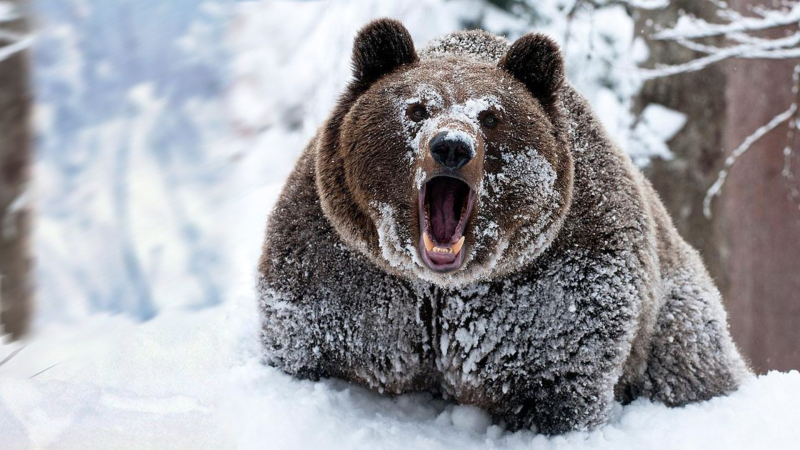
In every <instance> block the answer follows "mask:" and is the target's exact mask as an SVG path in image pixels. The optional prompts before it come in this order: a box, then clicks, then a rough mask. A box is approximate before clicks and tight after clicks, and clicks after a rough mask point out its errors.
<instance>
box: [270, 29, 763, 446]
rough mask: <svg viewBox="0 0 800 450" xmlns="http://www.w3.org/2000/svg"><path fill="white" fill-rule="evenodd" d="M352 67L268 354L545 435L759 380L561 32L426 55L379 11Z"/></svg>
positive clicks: (274, 294) (448, 39)
mask: <svg viewBox="0 0 800 450" xmlns="http://www.w3.org/2000/svg"><path fill="white" fill-rule="evenodd" d="M353 67H354V79H353V81H352V82H351V83H350V85H349V86H348V87H347V89H346V90H345V92H344V94H343V95H342V97H341V98H340V100H339V103H338V104H337V106H336V108H335V109H334V111H333V112H332V114H331V116H330V117H329V119H328V120H327V121H326V123H325V124H324V125H323V126H322V127H321V128H320V130H319V132H318V133H317V135H316V136H315V137H314V138H313V139H312V140H311V142H310V143H309V145H308V147H307V148H306V149H305V151H304V152H303V154H302V156H301V157H300V160H299V161H298V163H297V165H296V167H295V169H294V172H293V173H292V174H291V176H290V178H289V180H288V182H287V184H286V186H285V188H284V191H283V192H282V194H281V196H280V199H279V201H278V203H277V205H276V207H275V209H274V211H273V212H272V214H271V216H270V219H269V223H268V227H267V236H266V242H265V244H264V250H263V256H262V258H261V261H260V265H259V271H260V274H261V277H260V281H259V292H260V295H261V311H262V315H263V328H262V333H263V343H264V346H265V349H266V360H267V362H268V363H269V364H272V365H275V366H277V367H279V368H281V369H282V370H284V371H286V372H288V373H290V374H294V375H296V376H298V377H302V378H310V379H318V378H319V377H336V378H342V379H346V380H349V381H352V382H355V383H359V384H364V385H367V386H369V387H372V388H375V389H377V390H379V391H381V392H388V393H402V392H410V391H431V392H434V393H438V394H441V395H443V396H445V397H448V398H452V399H454V400H455V401H456V402H458V403H462V404H470V405H475V406H478V407H480V408H483V409H485V410H487V411H488V412H489V413H490V414H491V415H492V417H493V418H494V419H495V420H496V421H498V422H499V423H504V424H505V425H506V426H507V427H509V428H510V429H517V428H521V427H535V428H536V429H538V430H540V431H541V432H544V433H548V434H554V433H561V432H565V431H569V430H576V429H588V428H592V427H595V426H597V425H599V424H601V423H603V422H604V421H605V420H607V419H608V417H609V414H610V411H611V406H612V402H613V400H615V399H616V400H618V401H622V402H630V401H631V400H633V399H635V398H636V397H639V396H646V397H648V398H651V399H654V400H658V401H661V402H664V403H666V404H667V405H683V404H686V403H689V402H694V401H700V400H705V399H708V398H710V397H713V396H716V395H724V394H727V393H729V392H731V391H732V390H734V389H736V388H737V386H738V385H739V384H740V382H741V381H742V380H743V378H744V377H745V376H747V375H748V374H749V370H748V368H747V367H746V365H745V364H744V362H743V361H742V358H741V357H740V356H739V354H738V352H737V350H736V348H735V346H734V344H733V342H732V341H731V338H730V335H729V333H728V330H727V323H726V316H725V311H724V309H723V307H722V304H721V301H720V296H719V293H718V291H717V289H716V288H715V287H714V285H713V283H712V281H711V279H710V277H709V276H708V274H707V272H706V270H705V268H704V266H703V264H702V262H701V260H700V257H699V255H698V254H697V252H696V251H695V250H693V249H692V248H691V247H689V245H687V244H686V243H685V242H684V241H683V239H681V237H680V236H679V235H678V233H677V231H676V230H675V227H674V226H673V224H672V222H671V220H670V218H669V216H668V215H667V213H666V212H665V210H664V208H663V206H662V204H661V202H660V201H659V199H658V197H657V196H656V194H655V192H654V191H653V189H652V187H651V186H650V184H649V183H648V182H647V181H646V180H645V179H644V177H643V176H642V174H641V173H640V172H639V171H638V170H637V169H635V168H634V167H633V165H632V164H631V162H630V159H629V158H628V157H627V156H626V155H625V154H623V153H622V152H621V151H620V150H619V149H618V148H617V147H616V146H615V145H614V143H613V142H611V140H610V139H609V138H608V136H607V135H606V133H605V131H604V130H603V128H602V127H601V125H600V123H599V122H598V121H597V119H596V118H595V117H594V116H593V114H592V111H591V110H590V108H589V106H588V104H587V102H586V101H585V100H584V98H583V97H581V96H580V94H578V93H577V92H575V91H574V89H573V88H572V87H571V86H569V85H568V84H565V83H564V69H563V61H562V57H561V54H560V51H559V49H558V47H557V46H556V45H555V44H554V43H553V42H552V41H551V40H549V39H548V38H546V37H544V36H541V35H537V34H529V35H526V36H523V37H522V38H520V39H519V40H518V41H517V42H515V43H514V44H513V45H509V43H508V42H507V41H506V40H505V39H503V38H500V37H496V36H493V35H490V34H488V33H484V32H480V31H468V32H458V33H454V34H451V35H448V36H444V37H442V38H440V39H438V40H435V41H434V42H433V43H431V44H430V45H429V47H428V48H427V49H425V50H422V51H421V52H420V53H417V52H416V50H415V49H414V45H413V43H412V41H411V38H410V36H409V34H408V32H407V31H406V30H405V28H404V27H403V26H402V25H401V24H400V23H399V22H396V21H392V20H378V21H375V22H372V23H370V24H369V25H367V26H366V27H365V28H364V29H362V30H361V31H360V32H359V34H358V36H357V38H356V40H355V44H354V48H353Z"/></svg>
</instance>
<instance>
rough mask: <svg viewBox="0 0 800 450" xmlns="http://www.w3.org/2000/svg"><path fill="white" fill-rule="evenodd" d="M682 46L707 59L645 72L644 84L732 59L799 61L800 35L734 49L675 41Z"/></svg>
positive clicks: (682, 40)
mask: <svg viewBox="0 0 800 450" xmlns="http://www.w3.org/2000/svg"><path fill="white" fill-rule="evenodd" d="M676 42H677V43H679V44H680V45H682V46H684V47H686V48H689V49H691V50H695V51H698V52H701V53H707V54H708V55H707V56H704V57H702V58H697V59H693V60H691V61H689V62H687V63H683V64H675V65H672V66H662V67H657V68H655V69H643V70H641V71H640V74H641V77H642V79H643V80H652V79H654V78H661V77H666V76H671V75H676V74H679V73H687V72H694V71H697V70H700V69H704V68H706V67H708V66H710V65H712V64H716V63H718V62H720V61H724V60H726V59H731V58H739V59H791V58H798V57H800V48H797V47H796V46H797V45H798V44H800V33H795V34H793V35H791V36H787V37H785V38H780V39H771V40H757V41H754V43H753V44H741V45H736V46H733V47H725V48H723V47H714V46H710V45H704V44H699V43H697V42H692V41H689V40H688V39H679V40H677V41H676Z"/></svg>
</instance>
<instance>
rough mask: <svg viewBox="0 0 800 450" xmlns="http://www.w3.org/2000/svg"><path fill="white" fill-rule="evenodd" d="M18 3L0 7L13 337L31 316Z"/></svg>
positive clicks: (1, 267) (3, 283)
mask: <svg viewBox="0 0 800 450" xmlns="http://www.w3.org/2000/svg"><path fill="white" fill-rule="evenodd" d="M24 3H25V1H24V0H14V1H10V2H9V1H3V2H0V25H2V28H0V296H1V297H0V305H1V306H2V308H1V309H0V325H2V326H3V329H4V333H10V334H11V336H12V338H18V337H19V336H21V335H22V334H23V333H25V332H26V331H27V329H28V326H29V323H30V316H31V298H32V286H31V257H30V251H29V241H30V219H31V215H30V212H29V210H28V202H27V197H26V191H27V182H28V177H29V172H30V163H31V132H30V111H31V93H30V86H29V78H28V56H27V53H26V52H25V51H24V50H25V49H26V48H27V47H29V46H30V43H31V38H30V37H29V36H27V35H26V34H25V33H26V31H27V29H26V21H25V18H24V14H23V13H22V12H23V11H25V5H24Z"/></svg>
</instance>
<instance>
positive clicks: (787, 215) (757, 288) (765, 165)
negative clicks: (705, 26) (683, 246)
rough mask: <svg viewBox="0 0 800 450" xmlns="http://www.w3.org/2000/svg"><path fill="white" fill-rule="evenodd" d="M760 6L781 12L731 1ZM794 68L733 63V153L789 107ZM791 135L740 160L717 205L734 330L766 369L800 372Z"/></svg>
mask: <svg viewBox="0 0 800 450" xmlns="http://www.w3.org/2000/svg"><path fill="white" fill-rule="evenodd" d="M757 4H762V5H765V6H773V7H774V5H773V3H772V2H753V1H743V0H734V1H731V2H730V5H731V7H733V8H735V9H736V10H738V11H741V12H743V13H746V11H747V10H746V9H745V7H746V6H747V5H757ZM777 36H784V33H782V32H781V33H778V34H777ZM772 37H776V36H772ZM795 64H797V61H780V60H777V61H775V60H771V61H731V62H729V63H727V65H726V66H725V69H726V73H727V79H728V84H727V88H726V99H727V103H728V117H727V121H726V122H727V123H726V127H725V139H724V144H725V146H724V148H725V151H726V153H730V151H731V150H732V149H734V148H736V147H737V146H739V145H740V144H741V142H742V141H743V140H744V139H745V138H746V137H747V136H748V135H750V134H751V133H753V131H755V130H756V129H758V128H759V127H761V126H762V125H764V124H766V123H767V122H769V121H770V120H771V119H772V118H773V117H775V116H776V115H778V114H780V113H782V112H783V111H786V110H787V109H788V108H789V106H790V105H791V103H792V100H793V99H794V94H793V93H792V84H793V81H792V73H793V71H794V67H795ZM787 133H788V125H787V124H784V125H782V126H780V127H778V128H776V129H775V130H773V131H772V132H770V133H769V134H767V135H766V136H764V137H763V138H762V139H761V140H759V141H758V142H756V143H755V144H754V145H753V146H752V147H751V148H750V150H749V151H748V152H747V153H746V154H744V155H743V156H742V157H741V158H739V160H738V161H737V162H736V164H735V165H734V166H733V168H732V169H731V172H730V176H729V177H728V180H727V182H726V185H725V187H724V190H725V192H724V195H723V197H722V199H721V201H720V205H719V206H720V207H719V208H717V211H718V212H719V213H720V219H719V220H723V221H724V222H725V224H726V227H725V228H726V233H725V234H726V241H727V249H728V252H727V253H728V255H727V258H725V270H726V272H727V273H729V274H730V283H729V285H728V286H727V289H726V290H725V292H724V295H725V297H726V299H727V306H728V311H729V313H730V324H731V331H732V332H733V335H734V337H735V338H736V339H737V343H738V344H739V347H740V348H741V349H742V350H743V352H744V353H745V354H746V355H747V357H748V359H749V360H750V362H751V363H752V365H753V367H754V368H755V369H756V370H757V371H759V372H764V371H767V370H770V369H776V370H789V369H800V209H798V200H797V199H793V198H792V196H791V195H790V192H791V189H792V188H795V189H800V167H798V166H799V165H798V164H794V165H793V171H794V173H795V175H796V176H795V179H794V180H791V179H787V177H785V176H784V175H783V174H782V171H783V168H784V155H783V150H784V148H786V146H787V145H790V149H791V151H792V152H793V154H794V155H795V162H796V161H797V157H798V156H800V146H798V145H797V144H792V143H788V141H787ZM795 142H797V141H795ZM791 147H793V148H791Z"/></svg>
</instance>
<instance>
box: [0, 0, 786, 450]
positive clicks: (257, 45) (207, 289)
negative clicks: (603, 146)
mask: <svg viewBox="0 0 800 450" xmlns="http://www.w3.org/2000/svg"><path fill="white" fill-rule="evenodd" d="M116 3H118V5H116ZM116 3H115V2H112V1H109V0H37V4H38V7H39V8H40V9H41V11H42V12H43V17H44V19H47V20H44V19H43V22H45V23H44V26H45V28H44V29H43V31H42V35H41V36H42V38H41V39H40V41H39V42H40V44H39V45H40V46H46V47H44V50H43V49H42V47H40V50H39V53H38V57H37V59H36V60H35V61H36V62H35V70H36V71H37V77H38V78H37V89H38V92H39V98H38V101H39V103H40V104H39V110H38V118H37V120H38V123H39V127H40V129H41V130H42V135H41V136H40V144H39V145H40V153H39V155H40V156H39V161H38V163H37V176H38V178H37V187H36V190H35V193H36V201H37V206H38V210H39V211H40V213H41V217H40V220H39V222H38V224H37V227H38V228H37V250H38V254H39V257H40V258H41V259H44V261H40V267H39V283H40V284H39V292H38V294H39V296H40V303H39V310H40V314H39V316H38V317H37V322H36V327H35V331H34V333H33V334H32V335H31V336H30V337H29V338H28V339H27V340H25V341H22V342H14V343H7V342H4V343H0V448H1V449H3V450H5V449H14V450H15V449H30V448H81V449H83V448H115V449H116V448H120V449H124V448H137V449H140V448H169V449H177V448H274V449H311V448H323V449H330V448H342V449H359V448H363V449H374V448H404V449H406V448H431V449H436V448H448V449H449V448H540V447H543V448H615V449H618V448H623V449H624V448H653V449H658V448H670V449H672V448H794V447H795V446H796V443H797V442H800V428H798V427H797V426H796V423H798V422H799V421H800V374H799V373H797V372H791V373H771V374H769V375H766V376H762V377H760V378H753V379H751V380H749V381H748V382H747V383H746V384H745V385H744V386H743V387H742V388H741V389H740V390H739V391H738V392H736V393H734V394H733V395H731V396H730V397H727V398H718V399H714V400H712V401H710V402H706V403H702V404H697V405H691V406H688V407H685V408H678V409H669V408H666V407H664V406H663V405H658V404H652V403H649V402H647V401H642V400H640V401H637V402H634V403H633V404H631V405H629V406H626V407H624V408H623V407H618V408H616V410H615V416H614V418H613V420H612V422H611V423H610V424H608V425H607V426H605V427H602V428H600V429H598V430H595V431H593V432H589V433H572V434H569V435H565V436H559V437H552V438H547V437H545V436H541V435H537V434H536V433H535V432H533V431H523V432H517V433H508V432H506V431H504V430H502V429H501V428H499V427H497V426H494V425H492V424H491V423H490V421H489V419H488V417H487V416H486V414H485V413H483V412H481V411H479V410H476V409H474V408H470V407H466V406H456V405H453V404H450V403H447V402H444V401H442V400H437V399H433V398H431V397H430V396H428V395H425V394H415V395H406V396H400V397H395V398H391V397H387V396H382V395H379V394H377V393H374V392H370V391H367V390H365V389H362V388H359V387H356V386H351V385H348V384H346V383H343V382H340V381H336V380H325V381H321V382H319V383H312V382H308V381H297V380H294V379H292V378H291V377H289V376H286V375H284V374H282V373H280V372H278V371H276V370H274V369H272V368H269V367H265V366H263V365H262V364H261V363H260V354H259V346H258V342H257V336H258V318H257V316H258V314H257V311H256V301H255V298H254V294H253V287H254V284H255V279H254V268H255V265H256V260H257V258H258V256H259V250H260V245H261V240H262V234H263V229H264V224H265V219H266V216H267V214H268V212H269V210H270V207H271V205H272V204H273V203H274V201H275V199H276V198H277V195H278V193H279V191H280V188H281V185H282V183H283V180H284V179H285V176H286V174H287V173H288V171H289V170H290V169H291V167H292V165H293V163H294V160H295V159H296V157H297V155H298V154H299V152H300V150H301V148H302V146H303V145H304V144H305V141H306V140H307V139H308V137H309V136H310V135H311V134H312V133H313V132H314V131H315V129H316V127H317V126H319V124H320V122H321V121H322V120H324V118H325V115H326V114H327V113H328V111H329V110H330V108H331V105H332V104H333V102H334V101H335V98H336V96H337V95H338V93H339V92H340V90H341V89H342V87H343V85H344V83H345V82H346V81H347V78H348V76H349V70H350V62H349V55H350V45H351V42H352V37H353V34H354V33H355V31H356V29H358V27H360V26H361V25H362V24H364V23H365V22H367V21H368V20H370V19H371V18H374V17H379V16H392V17H397V18H400V19H402V20H403V21H404V22H405V23H406V25H407V26H408V28H409V30H410V31H411V33H412V35H413V37H414V38H415V40H416V41H417V42H418V43H424V42H426V41H427V40H429V39H430V38H433V37H435V36H437V35H440V34H443V33H446V32H449V31H452V30H454V29H457V28H459V27H460V26H462V24H463V23H464V21H468V22H471V23H478V22H479V23H481V24H482V25H483V26H485V27H487V28H489V29H491V30H493V31H497V32H505V33H507V34H508V35H509V36H511V37H512V38H513V37H514V36H516V35H519V33H521V32H524V31H527V29H528V28H530V24H529V22H528V21H525V20H522V19H518V18H512V17H510V16H509V15H508V14H506V13H504V12H502V11H500V10H498V9H496V8H493V7H488V6H487V5H486V3H485V2H481V1H472V0H457V1H450V2H444V1H442V0H417V1H413V2H385V1H382V0H366V1H359V2H302V3H286V2H273V1H267V2H244V3H241V4H239V3H237V4H236V6H235V9H234V10H233V11H232V12H231V11H230V10H227V9H224V8H223V9H220V8H221V7H222V6H225V7H230V6H231V3H230V2H227V1H224V0H219V1H217V0H180V1H175V2H168V3H167V2H163V1H160V0H146V1H145V0H142V1H140V2H137V3H136V7H135V8H134V7H132V6H131V5H132V4H131V3H130V2H116ZM571 3H572V1H571V0H550V1H543V2H532V4H535V5H536V8H538V16H537V17H539V18H538V19H537V20H538V22H537V27H539V28H540V29H544V30H546V31H548V32H550V33H551V34H553V35H554V36H555V37H556V38H557V39H558V40H559V41H560V42H562V44H564V45H566V47H567V59H568V64H569V66H570V67H569V69H570V78H571V80H572V82H573V83H575V84H576V86H578V88H579V89H581V90H582V91H583V92H585V93H586V94H587V96H588V97H589V98H590V100H591V101H592V102H593V104H594V105H595V107H596V109H597V111H598V114H599V115H600V117H601V118H602V119H603V120H604V123H606V125H607V126H608V127H609V129H610V130H611V132H612V133H613V134H614V135H615V136H617V138H618V139H619V140H620V142H622V143H623V145H626V143H628V142H644V141H647V142H648V143H651V144H652V146H653V147H654V148H653V149H650V150H648V151H645V152H639V153H638V154H637V156H641V157H642V158H644V159H646V157H647V155H648V154H652V153H654V152H656V153H658V152H664V151H665V147H664V145H663V141H666V140H668V138H669V136H667V134H668V132H667V131H665V130H660V134H659V135H658V136H654V135H652V133H651V134H648V135H646V136H645V137H641V136H640V135H637V133H639V132H637V131H636V130H634V131H632V132H629V131H628V129H629V128H630V125H631V124H632V123H634V118H632V117H630V114H628V113H627V106H628V102H629V101H630V97H631V95H632V94H633V92H634V89H635V84H633V83H632V82H631V81H630V80H628V79H627V78H626V77H625V73H626V72H630V71H631V68H632V64H633V62H635V60H637V59H638V58H641V57H642V54H643V52H644V53H646V49H644V50H643V49H642V48H641V43H640V42H637V41H636V40H634V39H633V25H632V20H631V19H630V17H628V16H627V15H626V13H625V12H624V8H622V7H620V6H619V5H617V6H610V7H608V8H603V9H601V10H598V11H594V12H591V13H589V12H579V13H578V14H576V16H575V18H574V20H573V22H572V23H571V24H567V23H566V22H565V20H564V18H563V17H561V16H560V15H559V11H561V10H562V9H563V8H564V7H565V6H566V5H569V4H571ZM123 4H124V5H125V8H128V9H125V8H123V7H122V6H120V5H123ZM114 5H116V6H114ZM131 8H132V9H131ZM230 14H233V16H232V17H231V19H232V20H231V21H230V22H225V21H222V22H220V21H219V20H221V19H219V18H220V17H226V16H228V17H229V15H230ZM154 17H155V18H158V19H159V20H152V19H153V18H154ZM115 20H117V21H119V23H117V22H114V21H115ZM220 23H223V24H226V25H224V26H222V27H220V25H219V24H220ZM123 25H124V26H129V27H130V30H129V33H130V35H129V36H130V37H131V42H136V43H137V44H138V45H136V46H135V48H136V51H135V52H134V51H128V50H130V49H128V48H127V47H125V45H127V44H126V43H125V42H118V41H117V40H116V39H118V38H119V36H118V34H115V33H114V29H113V28H114V27H118V26H123ZM568 25H569V26H568ZM104 27H105V28H104ZM220 28H223V29H220ZM221 35H224V36H225V39H221V38H220V36H221ZM137 39H138V41H137ZM588 42H591V43H592V44H591V45H590V44H589V43H588ZM170 43H172V44H174V45H169V44H170ZM128 44H129V43H128ZM48 49H49V50H50V51H49V52H48V51H46V50H48ZM222 67H227V69H225V70H222V69H221V68H222ZM197 74H199V78H191V77H195V76H197ZM184 77H189V78H191V79H190V80H189V78H187V79H186V80H185V79H184ZM187 80H188V81H187ZM109 105H113V106H109ZM115 108H118V109H115ZM648 114H649V115H648V116H647V117H645V120H643V121H640V122H639V124H640V126H639V127H640V128H647V125H648V124H651V122H660V121H661V120H662V119H663V118H665V117H666V118H670V123H671V124H673V125H674V126H672V127H670V128H672V129H673V130H670V131H673V132H674V131H677V128H680V126H681V124H682V122H681V118H680V117H677V116H675V115H674V114H672V113H671V112H669V111H664V110H658V111H651V112H650V113H648ZM222 119H225V123H221V120H222ZM227 125H230V126H227ZM644 131H647V130H644ZM640 134H641V133H640ZM637 136H638V137H637ZM648 145H650V144H648ZM126 180H128V181H126ZM112 194H113V195H112ZM121 212H122V213H124V214H122V215H120V213H121ZM143 319H148V320H146V321H143Z"/></svg>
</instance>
